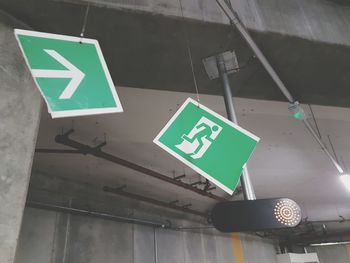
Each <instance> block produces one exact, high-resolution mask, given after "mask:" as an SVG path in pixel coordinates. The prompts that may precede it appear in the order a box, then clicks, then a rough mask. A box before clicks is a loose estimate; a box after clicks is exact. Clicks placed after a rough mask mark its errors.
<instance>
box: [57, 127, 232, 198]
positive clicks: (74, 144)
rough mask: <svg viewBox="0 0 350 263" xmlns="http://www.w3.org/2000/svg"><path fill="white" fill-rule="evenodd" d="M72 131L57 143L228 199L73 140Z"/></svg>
mask: <svg viewBox="0 0 350 263" xmlns="http://www.w3.org/2000/svg"><path fill="white" fill-rule="evenodd" d="M72 132H73V130H69V131H68V132H67V133H66V134H63V135H57V136H56V137H55V141H56V142H57V143H60V144H63V145H66V146H70V147H72V148H74V149H76V150H78V151H79V152H80V153H82V154H90V155H93V156H95V157H98V158H101V159H104V160H107V161H110V162H113V163H116V164H119V165H122V166H124V167H127V168H130V169H133V170H135V171H138V172H140V173H143V174H146V175H149V176H151V177H154V178H157V179H159V180H162V181H165V182H167V183H171V184H174V185H176V186H179V187H182V188H185V189H187V190H190V191H192V192H195V193H197V194H200V195H203V196H206V197H209V198H212V199H214V200H216V201H226V199H225V198H223V197H220V196H218V195H214V194H212V193H209V192H206V191H203V190H201V189H198V188H196V187H193V186H191V185H189V184H186V183H184V182H181V181H178V180H174V179H172V178H170V177H168V176H165V175H163V174H161V173H158V172H156V171H153V170H150V169H148V168H145V167H143V166H140V165H138V164H135V163H132V162H129V161H127V160H124V159H121V158H119V157H117V156H114V155H111V154H109V153H106V152H103V151H102V150H101V147H90V146H88V145H85V144H82V143H80V142H77V141H74V140H72V139H70V138H69V137H68V135H69V134H70V133H72Z"/></svg>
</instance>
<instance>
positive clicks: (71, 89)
mask: <svg viewBox="0 0 350 263" xmlns="http://www.w3.org/2000/svg"><path fill="white" fill-rule="evenodd" d="M15 35H16V38H17V40H18V43H19V46H20V48H21V50H22V53H23V55H24V58H25V60H26V62H27V64H28V67H29V69H30V71H31V73H32V76H33V78H34V81H35V83H36V84H37V86H38V88H39V90H40V92H41V94H42V96H43V97H44V99H45V101H46V104H47V106H48V109H49V112H50V113H51V115H52V117H53V118H58V117H71V116H80V115H92V114H102V113H112V112H122V111H123V108H122V105H121V103H120V100H119V97H118V94H117V92H116V90H115V86H114V84H113V81H112V78H111V76H110V73H109V71H108V68H107V65H106V62H105V60H104V57H103V55H102V51H101V48H100V46H99V43H98V41H97V40H95V39H86V38H84V39H81V38H78V37H71V36H63V35H56V34H48V33H41V32H35V31H28V30H21V29H15Z"/></svg>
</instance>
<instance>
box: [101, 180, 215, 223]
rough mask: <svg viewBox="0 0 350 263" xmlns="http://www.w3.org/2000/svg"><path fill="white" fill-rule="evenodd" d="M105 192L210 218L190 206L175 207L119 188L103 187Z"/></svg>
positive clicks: (171, 203)
mask: <svg viewBox="0 0 350 263" xmlns="http://www.w3.org/2000/svg"><path fill="white" fill-rule="evenodd" d="M103 191H105V192H109V193H113V194H117V195H121V196H125V197H128V198H132V199H135V200H138V201H142V202H146V203H150V204H153V205H156V206H162V207H165V208H170V209H173V210H178V211H181V212H186V213H190V214H193V215H196V216H201V217H204V218H207V217H208V214H206V213H203V212H199V211H196V210H193V209H190V208H188V205H187V206H177V205H175V203H174V202H170V203H167V202H163V201H159V200H156V199H153V198H149V197H146V196H142V195H138V194H133V193H130V192H126V191H122V190H119V189H118V188H112V187H109V186H105V187H103Z"/></svg>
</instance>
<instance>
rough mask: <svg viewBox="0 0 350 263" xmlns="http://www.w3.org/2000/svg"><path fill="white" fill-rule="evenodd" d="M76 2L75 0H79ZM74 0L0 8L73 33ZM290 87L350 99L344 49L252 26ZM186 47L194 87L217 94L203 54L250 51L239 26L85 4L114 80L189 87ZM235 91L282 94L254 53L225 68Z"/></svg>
mask: <svg viewBox="0 0 350 263" xmlns="http://www.w3.org/2000/svg"><path fill="white" fill-rule="evenodd" d="M78 3H80V4H78ZM81 3H82V2H81V1H53V0H29V1H28V0H12V1H7V0H0V8H1V9H2V10H4V11H6V12H8V13H9V14H11V15H13V16H15V17H17V18H18V19H20V20H22V21H23V22H25V23H27V24H28V25H29V26H31V27H33V28H34V29H35V30H39V31H47V32H52V33H59V34H68V35H79V34H80V32H81V28H82V23H83V18H84V13H85V8H86V6H85V5H82V4H81ZM251 33H252V34H253V36H254V38H255V39H256V41H257V43H258V44H259V45H260V47H261V49H262V50H263V51H264V52H265V54H266V56H267V57H268V59H269V60H270V61H271V63H272V65H273V66H274V68H275V69H276V70H277V72H278V73H279V74H280V76H281V78H282V80H283V81H284V82H285V83H286V85H287V87H288V88H289V89H290V91H291V93H292V94H293V95H294V96H295V97H296V98H297V99H299V101H301V102H304V103H313V104H320V105H333V106H344V107H349V106H350V99H349V98H350V92H349V89H348V87H349V84H350V75H349V74H348V72H349V71H350V64H349V63H348V61H350V49H349V47H348V46H345V45H336V44H330V43H322V42H317V41H310V40H306V39H303V38H298V37H292V36H289V35H282V34H278V33H270V32H265V33H262V32H257V31H253V32H251ZM186 34H187V35H188V39H189V42H190V45H191V48H192V52H193V59H194V66H195V73H196V76H197V79H198V83H199V89H200V92H201V93H204V94H215V95H218V94H221V89H220V83H219V81H209V80H208V78H207V76H206V74H205V71H204V68H203V65H202V62H201V60H202V58H205V57H207V56H210V55H212V54H215V53H218V52H221V51H225V50H227V49H234V50H236V53H237V55H238V60H239V62H240V65H241V66H244V65H245V62H246V61H247V60H248V59H249V58H250V57H251V56H252V53H251V51H250V50H249V49H248V48H247V46H246V44H245V43H244V42H243V41H242V39H241V38H240V36H239V35H238V33H237V32H236V31H234V30H232V28H231V27H229V26H227V25H224V24H215V23H206V22H200V21H195V20H189V19H186V20H185V21H182V20H181V19H175V18H174V17H167V16H161V15H150V14H146V13H141V12H136V11H135V12H131V11H121V10H116V9H113V8H107V7H103V6H94V5H92V7H91V9H90V12H89V16H88V22H87V27H86V36H87V37H92V38H96V39H98V40H99V41H100V44H101V46H102V49H103V52H104V54H105V56H106V60H107V63H108V65H109V68H110V69H111V71H112V76H113V79H114V80H115V82H116V83H117V84H119V85H123V86H129V87H138V88H146V89H159V90H172V91H182V92H193V90H194V87H193V79H192V75H191V69H190V65H189V59H188V54H187V50H186V40H185V36H186ZM231 81H232V84H233V93H234V95H235V96H238V97H246V98H255V99H268V100H284V97H283V96H282V95H281V93H280V91H279V90H278V89H277V87H276V85H275V84H274V83H273V82H272V80H271V79H270V77H269V76H268V75H267V73H266V72H265V70H264V69H263V68H262V66H261V65H260V63H259V62H258V61H257V60H252V61H251V63H249V64H248V65H247V66H246V67H245V68H244V69H243V70H241V71H240V73H238V74H235V75H232V76H231Z"/></svg>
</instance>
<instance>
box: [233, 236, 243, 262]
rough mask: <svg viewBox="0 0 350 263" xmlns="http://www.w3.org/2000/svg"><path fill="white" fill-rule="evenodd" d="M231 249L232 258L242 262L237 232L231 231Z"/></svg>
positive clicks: (239, 237)
mask: <svg viewBox="0 0 350 263" xmlns="http://www.w3.org/2000/svg"><path fill="white" fill-rule="evenodd" d="M231 239H232V249H233V258H234V259H235V263H244V254H243V248H242V242H241V236H240V234H239V233H232V234H231Z"/></svg>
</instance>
